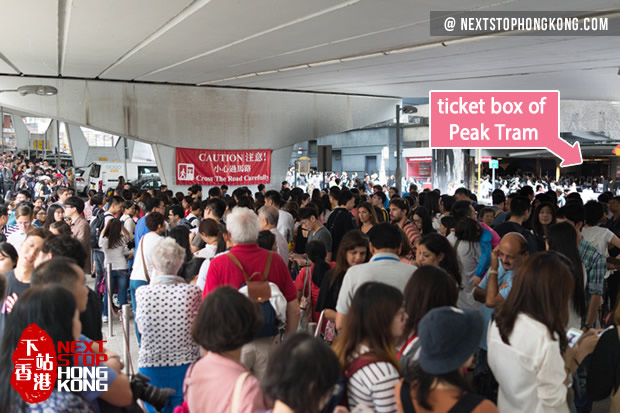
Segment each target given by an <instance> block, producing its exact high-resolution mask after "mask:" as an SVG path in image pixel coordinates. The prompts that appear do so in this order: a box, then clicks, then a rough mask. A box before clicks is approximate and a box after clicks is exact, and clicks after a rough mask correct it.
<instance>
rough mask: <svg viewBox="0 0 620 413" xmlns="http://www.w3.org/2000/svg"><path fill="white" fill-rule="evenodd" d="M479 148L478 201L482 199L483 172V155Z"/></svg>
mask: <svg viewBox="0 0 620 413" xmlns="http://www.w3.org/2000/svg"><path fill="white" fill-rule="evenodd" d="M480 152H481V151H480V149H478V202H480V201H481V200H482V190H481V188H480V174H481V173H482V155H481V153H480Z"/></svg>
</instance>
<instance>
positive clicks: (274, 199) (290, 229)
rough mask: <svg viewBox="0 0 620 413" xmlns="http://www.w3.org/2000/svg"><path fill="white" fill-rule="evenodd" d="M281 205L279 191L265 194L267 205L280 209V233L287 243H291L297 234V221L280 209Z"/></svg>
mask: <svg viewBox="0 0 620 413" xmlns="http://www.w3.org/2000/svg"><path fill="white" fill-rule="evenodd" d="M281 204H282V197H281V196H280V193H279V192H278V191H276V190H273V189H272V190H271V191H267V193H266V194H265V205H267V206H272V207H274V208H278V214H279V215H280V217H279V218H278V227H277V228H278V231H280V234H282V235H283V236H284V239H285V240H286V242H291V241H292V240H293V234H294V233H295V221H294V220H293V216H292V215H291V214H290V213H288V212H287V211H283V210H281V209H280V206H281Z"/></svg>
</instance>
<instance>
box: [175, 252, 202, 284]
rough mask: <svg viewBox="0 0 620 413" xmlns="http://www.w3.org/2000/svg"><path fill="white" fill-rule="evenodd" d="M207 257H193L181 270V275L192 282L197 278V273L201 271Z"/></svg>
mask: <svg viewBox="0 0 620 413" xmlns="http://www.w3.org/2000/svg"><path fill="white" fill-rule="evenodd" d="M204 261H205V258H199V257H192V259H191V260H189V261H188V262H186V263H183V266H182V267H181V269H180V270H179V276H181V277H182V278H183V279H184V280H185V282H186V283H190V282H192V281H193V280H194V278H196V275H197V274H198V273H199V272H200V267H201V266H202V264H203V263H204Z"/></svg>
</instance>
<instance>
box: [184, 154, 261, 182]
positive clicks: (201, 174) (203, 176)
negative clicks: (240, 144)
mask: <svg viewBox="0 0 620 413" xmlns="http://www.w3.org/2000/svg"><path fill="white" fill-rule="evenodd" d="M176 161H177V162H176V163H177V185H193V184H200V185H257V184H268V183H269V182H270V181H271V150H270V149H256V150H235V151H216V150H206V149H186V148H177V149H176Z"/></svg>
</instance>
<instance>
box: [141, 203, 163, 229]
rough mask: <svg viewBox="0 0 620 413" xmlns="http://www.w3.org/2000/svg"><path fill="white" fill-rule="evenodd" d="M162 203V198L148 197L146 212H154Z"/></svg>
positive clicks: (145, 206)
mask: <svg viewBox="0 0 620 413" xmlns="http://www.w3.org/2000/svg"><path fill="white" fill-rule="evenodd" d="M160 204H161V199H159V198H157V197H154V198H148V199H147V200H146V201H144V212H145V213H148V212H152V211H153V210H154V209H155V208H159V205H160ZM151 231H153V230H151Z"/></svg>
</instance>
